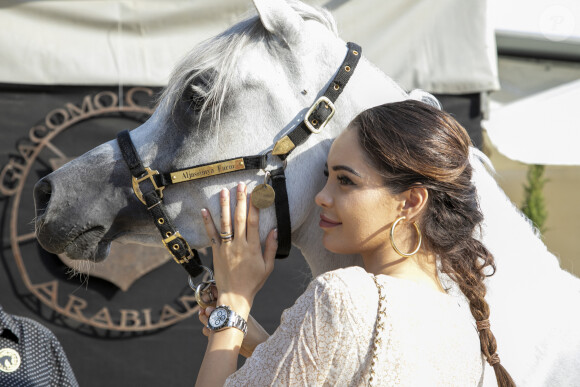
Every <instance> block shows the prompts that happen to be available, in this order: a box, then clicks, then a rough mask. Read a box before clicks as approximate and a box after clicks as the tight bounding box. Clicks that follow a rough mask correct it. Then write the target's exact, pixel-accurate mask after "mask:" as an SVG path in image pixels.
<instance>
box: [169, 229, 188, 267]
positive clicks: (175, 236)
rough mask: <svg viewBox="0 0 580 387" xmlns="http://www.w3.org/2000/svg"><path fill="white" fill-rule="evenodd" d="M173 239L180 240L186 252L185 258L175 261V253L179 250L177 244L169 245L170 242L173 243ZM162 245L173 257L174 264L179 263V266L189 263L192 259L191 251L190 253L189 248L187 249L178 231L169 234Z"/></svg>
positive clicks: (186, 244)
mask: <svg viewBox="0 0 580 387" xmlns="http://www.w3.org/2000/svg"><path fill="white" fill-rule="evenodd" d="M175 239H180V240H181V242H182V243H183V245H184V246H185V249H186V251H187V255H186V256H185V257H182V258H181V259H177V257H176V256H175V253H177V252H178V251H179V249H180V247H179V244H178V243H174V244H171V242H173V241H174V240H175ZM163 244H164V245H165V247H166V248H167V250H169V252H170V253H171V255H173V260H175V262H177V263H179V264H180V265H183V264H184V263H187V262H189V260H190V259H191V258H193V251H191V247H189V244H188V243H187V242H186V241H185V239H183V237H182V236H181V234H180V233H179V231H176V232H175V233H174V234H171V235H170V236H168V237H167V238H164V239H163Z"/></svg>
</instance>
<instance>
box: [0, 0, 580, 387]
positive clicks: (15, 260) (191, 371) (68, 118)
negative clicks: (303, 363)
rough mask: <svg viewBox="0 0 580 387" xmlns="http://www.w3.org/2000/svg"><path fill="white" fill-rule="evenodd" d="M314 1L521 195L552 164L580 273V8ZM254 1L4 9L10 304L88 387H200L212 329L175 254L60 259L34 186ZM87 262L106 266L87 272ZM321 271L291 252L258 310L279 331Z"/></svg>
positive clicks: (6, 5)
mask: <svg viewBox="0 0 580 387" xmlns="http://www.w3.org/2000/svg"><path fill="white" fill-rule="evenodd" d="M306 2H307V3H308V4H312V5H317V6H324V7H326V8H327V9H328V10H329V11H330V12H331V13H332V14H333V15H334V17H335V18H336V21H337V25H338V30H339V33H340V36H341V37H342V38H343V39H344V40H346V41H355V42H357V43H359V44H360V45H361V46H362V48H363V54H364V55H366V56H367V57H368V59H369V60H370V61H371V62H373V63H374V64H376V65H377V66H378V67H379V68H380V69H381V70H383V71H384V72H385V73H386V74H387V75H389V76H391V77H392V78H393V79H394V80H395V81H396V82H398V83H400V84H401V85H402V86H403V87H404V88H405V89H407V90H411V89H414V88H421V89H424V90H426V91H429V92H431V93H434V94H435V95H436V96H437V97H438V98H439V99H440V100H441V102H442V104H443V107H444V109H445V110H448V111H449V112H451V113H452V114H453V115H455V116H456V117H457V118H458V119H459V120H460V122H462V124H463V125H464V126H465V127H466V128H467V129H468V131H469V133H470V135H471V137H472V140H473V142H474V144H475V145H476V146H478V147H479V148H481V149H482V150H483V151H484V152H485V153H486V154H487V155H488V156H489V157H490V158H491V160H492V162H493V164H494V167H495V169H496V171H497V180H498V183H499V184H500V185H501V186H502V188H503V189H504V190H505V191H506V193H507V194H508V196H509V197H510V198H511V199H512V200H513V201H514V203H515V204H516V205H518V206H521V205H522V203H523V201H524V192H525V191H524V185H525V184H528V182H527V177H526V174H527V171H528V169H529V166H530V165H544V166H545V169H544V179H547V181H546V182H545V184H544V187H543V189H542V190H541V192H539V194H540V195H541V197H542V199H543V205H544V207H545V208H544V210H545V213H546V214H547V218H546V222H545V224H544V225H543V229H544V230H545V231H544V232H543V234H542V237H543V239H544V241H545V243H546V244H547V246H548V248H549V249H550V250H551V251H552V252H554V253H555V254H556V255H557V256H559V257H560V260H561V265H562V267H563V268H565V269H566V270H568V271H570V272H572V273H574V274H576V275H580V249H579V248H578V245H577V243H576V241H575V238H576V236H577V235H578V234H579V233H580V205H578V202H577V197H578V194H577V192H578V191H579V190H580V152H579V151H578V149H577V148H578V145H577V144H578V143H580V141H579V140H580V120H579V119H578V118H577V117H576V109H577V106H578V101H580V3H578V2H577V1H574V0H558V1H556V0H554V1H552V0H537V1H534V2H526V1H524V0H506V1H504V0H487V1H484V0H478V1H464V0H439V1H437V2H433V1H430V0H390V1H388V2H387V1H379V0H357V1H354V0H311V1H309V0H307V1H306ZM247 11H252V4H251V2H250V1H249V0H247V1H240V0H213V1H205V0H143V1H129V0H118V1H117V0H96V1H83V0H69V1H55V0H44V1H17V0H4V1H3V2H1V3H0V25H2V32H0V50H1V51H2V55H0V135H1V138H2V141H0V167H1V169H0V216H1V223H0V229H1V230H2V250H1V252H0V258H1V261H2V265H0V304H1V305H3V306H4V309H5V310H6V311H8V312H10V313H12V314H17V315H25V316H28V317H31V318H33V319H37V320H39V321H41V322H42V323H43V324H44V325H46V326H47V327H49V328H50V329H51V330H53V332H55V334H56V335H57V336H58V338H59V340H60V341H61V343H62V344H63V347H64V349H65V351H66V352H67V354H68V357H69V359H70V362H71V365H72V366H73V369H74V371H75V373H76V375H77V378H78V380H79V383H80V385H81V386H100V385H102V384H103V382H104V381H105V380H106V383H107V385H110V386H121V385H123V386H125V385H140V386H149V385H150V386H153V385H174V386H181V385H183V386H185V385H190V384H191V383H192V380H194V379H195V376H196V374H197V369H198V367H199V364H200V362H201V358H202V356H203V351H204V350H205V337H203V336H202V335H201V333H200V331H201V329H200V325H199V323H198V321H197V316H196V313H195V308H194V304H193V303H192V302H191V291H190V290H189V289H188V287H187V285H186V281H185V278H184V275H183V274H182V273H181V269H180V268H178V267H177V265H174V264H173V263H172V262H169V261H168V260H167V255H166V254H165V252H164V250H163V248H160V249H159V250H156V251H155V250H153V251H152V250H150V249H141V248H140V247H137V246H121V245H115V247H114V251H113V254H112V257H111V258H109V260H108V261H107V264H106V265H101V264H93V265H86V266H85V267H83V266H81V267H78V266H74V265H73V264H71V263H70V262H69V261H67V259H66V257H57V256H54V255H52V254H48V253H46V252H44V251H43V250H42V249H41V248H40V246H38V245H37V244H36V242H35V240H34V235H33V231H34V230H33V226H32V220H33V217H34V208H33V201H32V187H33V185H34V183H35V182H36V181H37V180H38V179H39V178H41V177H42V176H44V175H46V174H47V173H50V172H51V171H52V170H53V169H55V168H57V167H58V166H60V165H62V163H64V162H66V161H67V160H69V159H71V158H74V157H76V156H79V155H80V154H82V153H84V152H85V151H87V150H89V149H91V148H93V147H95V146H96V145H98V144H100V143H103V142H105V141H108V140H110V139H112V138H114V136H115V134H116V133H117V132H118V131H120V130H122V129H125V128H133V127H136V126H137V125H139V124H140V123H141V122H143V121H144V120H146V119H147V117H148V116H149V115H150V114H151V112H152V111H153V108H154V104H155V95H156V93H158V92H159V90H161V88H162V87H163V86H164V85H165V84H166V82H167V80H168V78H169V74H170V73H171V70H172V68H173V66H174V65H175V64H176V63H177V62H178V61H179V59H180V58H181V57H182V56H183V55H184V54H185V53H186V52H188V51H189V50H190V49H191V48H192V47H193V46H195V45H196V44H197V43H199V42H200V41H202V40H204V39H207V38H209V37H211V36H213V35H215V34H218V33H220V32H221V31H223V30H225V29H226V28H227V27H228V26H230V25H232V24H233V23H234V22H235V21H237V20H239V18H240V17H241V16H243V15H245V14H246V12H247ZM506 238H509V236H506ZM210 259H211V257H210V256H206V257H204V260H205V261H206V262H209V260H210ZM71 266H73V267H74V269H75V270H79V271H80V272H81V273H83V272H87V270H86V269H89V270H88V272H90V277H87V276H86V274H80V275H78V276H74V277H71V276H70V271H71V268H70V267H71ZM309 280H310V277H309V272H308V268H307V266H306V264H305V263H304V260H303V259H302V257H301V255H300V252H299V251H296V250H294V251H293V253H292V255H291V257H290V258H288V259H287V260H284V261H277V263H276V269H275V272H274V274H273V276H272V277H271V278H270V279H269V280H268V282H267V284H266V288H265V289H264V290H263V291H262V292H261V294H260V295H259V296H258V297H259V298H258V299H257V301H256V304H255V307H254V310H253V312H252V314H254V315H255V316H256V317H257V319H258V320H259V321H260V322H262V323H263V324H264V326H265V328H266V329H267V330H268V331H269V332H273V330H274V329H275V327H276V326H277V324H278V322H279V318H280V314H281V312H282V310H283V309H285V308H287V307H289V306H290V305H292V303H293V302H294V300H295V299H296V297H297V296H298V295H299V294H300V293H301V292H302V291H303V289H304V288H305V286H306V285H307V283H308V282H309Z"/></svg>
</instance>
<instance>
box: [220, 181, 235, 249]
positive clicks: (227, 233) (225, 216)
mask: <svg viewBox="0 0 580 387" xmlns="http://www.w3.org/2000/svg"><path fill="white" fill-rule="evenodd" d="M220 208H221V215H220V219H221V221H220V237H221V240H222V243H229V242H231V241H232V239H233V234H232V219H231V218H232V216H231V214H230V191H228V190H227V189H226V188H223V189H222V190H221V191H220Z"/></svg>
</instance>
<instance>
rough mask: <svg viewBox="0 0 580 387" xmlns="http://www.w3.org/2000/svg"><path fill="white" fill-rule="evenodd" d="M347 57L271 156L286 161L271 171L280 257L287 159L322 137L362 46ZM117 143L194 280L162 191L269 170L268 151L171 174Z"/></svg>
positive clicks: (286, 221) (125, 138)
mask: <svg viewBox="0 0 580 387" xmlns="http://www.w3.org/2000/svg"><path fill="white" fill-rule="evenodd" d="M347 47H348V53H347V54H346V57H345V59H344V61H343V62H342V64H341V66H340V68H339V70H338V73H337V74H336V76H335V77H334V78H333V79H332V82H330V85H329V86H328V88H327V89H326V90H325V92H324V94H323V95H322V96H321V97H319V98H318V99H317V100H316V102H314V104H313V105H312V106H311V107H310V109H309V110H308V112H307V113H306V116H305V117H304V120H303V121H302V122H301V123H300V124H299V125H298V126H297V127H296V128H294V129H293V130H292V131H291V132H290V133H288V135H286V136H284V137H282V138H281V139H280V140H279V141H277V142H276V144H274V148H273V150H272V155H275V156H278V157H279V158H280V159H281V160H283V161H284V166H282V167H280V168H277V169H274V170H271V171H267V172H268V173H269V174H270V179H271V182H272V187H273V189H274V192H275V197H274V204H275V208H276V222H277V225H278V250H277V252H276V258H286V257H287V256H288V254H289V253H290V247H291V242H292V238H291V232H292V228H291V224H290V207H289V204H288V192H287V190H286V176H285V174H284V169H285V164H286V162H285V160H286V158H287V157H288V155H290V153H291V152H292V151H293V150H294V149H295V148H296V147H297V146H298V145H300V144H302V143H304V142H305V141H306V140H307V139H308V137H309V136H310V135H311V134H312V133H319V132H320V131H321V130H322V129H323V128H324V126H326V124H327V123H328V121H329V120H330V119H331V118H332V116H333V115H334V113H335V111H336V108H335V106H334V102H335V101H336V99H337V98H338V96H339V95H340V94H341V93H342V90H343V89H344V87H345V86H346V84H347V83H348V81H349V79H350V77H351V76H352V73H353V72H354V70H355V68H356V66H357V64H358V61H359V59H360V57H361V52H362V50H361V47H360V46H359V45H357V44H356V43H352V42H349V43H347ZM117 142H118V144H119V148H120V149H121V153H122V155H123V158H124V159H125V163H126V164H127V166H128V167H129V170H130V171H131V175H132V176H133V178H132V184H133V191H134V192H135V195H136V196H137V198H138V199H139V200H140V201H141V202H142V203H143V204H144V205H145V206H147V210H148V211H149V213H150V214H151V216H152V217H153V220H154V222H155V226H157V229H158V230H159V232H160V233H161V237H162V239H163V244H164V245H165V247H166V248H167V249H168V250H169V252H170V253H171V255H172V256H173V259H174V260H175V262H177V263H179V264H180V265H181V266H182V267H183V268H184V269H185V270H186V271H187V272H188V274H189V275H190V276H191V277H197V276H198V275H199V274H201V273H202V272H203V271H204V270H207V269H206V268H205V267H204V266H202V263H201V260H200V258H199V255H198V253H197V250H195V249H192V248H191V247H190V246H189V244H188V243H187V241H186V240H185V239H184V238H183V237H182V236H181V234H180V233H179V231H178V230H177V229H176V228H175V226H174V225H173V223H172V222H171V219H170V218H169V217H168V216H167V213H166V211H165V207H164V206H163V202H162V201H163V190H164V189H165V187H167V186H169V185H172V184H177V183H181V182H185V181H191V180H198V179H203V178H206V177H210V176H215V175H221V174H225V173H230V172H236V171H241V170H249V169H258V170H265V168H266V167H267V158H268V153H266V154H262V155H256V156H246V157H238V158H233V159H227V160H222V161H217V162H213V163H208V164H200V165H196V166H194V167H191V168H185V169H180V170H177V171H174V172H169V173H160V172H158V171H156V170H152V169H150V168H148V167H145V166H144V165H143V163H142V162H141V159H140V158H139V154H138V153H137V150H136V149H135V146H134V145H133V142H132V140H131V136H130V135H129V132H128V131H127V130H124V131H122V132H120V133H119V134H117Z"/></svg>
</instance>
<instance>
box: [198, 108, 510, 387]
mask: <svg viewBox="0 0 580 387" xmlns="http://www.w3.org/2000/svg"><path fill="white" fill-rule="evenodd" d="M469 144H470V140H469V137H468V135H467V134H466V132H465V130H464V129H463V128H462V127H461V126H460V125H459V124H458V123H457V122H456V121H455V120H454V119H453V118H452V117H450V116H449V115H447V114H446V113H444V112H442V111H440V110H438V109H436V108H433V107H431V106H429V105H426V104H424V103H422V102H418V101H413V100H407V101H403V102H397V103H391V104H386V105H382V106H377V107H375V108H372V109H369V110H367V111H365V112H363V113H361V114H360V115H359V116H357V117H356V118H355V119H354V120H353V121H352V123H351V124H350V125H349V127H348V128H347V130H345V131H344V132H343V133H342V134H341V135H340V136H339V137H338V138H337V139H336V140H335V141H334V143H333V145H332V147H331V149H330V152H329V155H328V162H327V168H326V170H325V174H326V175H327V178H328V180H327V183H326V185H325V187H324V189H323V190H322V191H321V192H320V193H318V195H317V196H316V203H317V204H318V206H320V208H321V212H320V227H321V228H322V229H323V230H324V236H323V242H324V246H325V247H326V248H327V249H328V250H330V251H332V252H335V253H343V254H360V255H361V256H362V258H363V262H364V269H363V268H360V267H350V268H346V269H340V270H336V271H333V272H329V273H325V274H323V275H321V276H319V277H317V278H316V279H315V280H314V281H313V282H312V283H311V284H310V285H309V287H308V289H307V290H306V291H305V293H304V294H303V295H302V296H301V297H300V298H299V299H298V300H297V301H296V304H295V305H294V306H293V307H291V308H289V309H288V310H286V311H285V312H284V314H283V316H282V320H281V324H280V327H279V328H278V329H277V330H276V332H275V333H274V334H273V335H272V337H270V338H268V339H267V340H266V338H267V334H265V333H264V332H263V330H260V329H259V325H257V323H255V322H254V321H253V320H250V321H249V334H248V338H247V339H246V340H245V342H243V340H244V333H243V332H242V330H244V329H245V327H241V329H224V328H223V327H220V326H219V323H220V322H221V321H222V320H223V318H222V317H225V316H226V314H227V313H229V312H228V311H227V310H224V309H220V308H219V305H226V306H228V307H229V308H230V309H231V310H233V311H234V312H235V313H237V315H236V314H233V315H232V316H234V317H235V318H236V319H237V320H236V321H238V322H239V321H240V319H239V318H240V317H241V318H242V319H243V320H244V321H247V320H248V317H249V312H250V309H251V306H252V302H253V299H254V296H255V295H256V293H257V291H258V290H259V289H260V287H261V286H262V285H263V283H264V281H265V280H266V278H267V277H268V275H269V274H270V272H271V271H272V268H273V262H274V255H275V251H276V240H275V239H276V231H275V230H274V231H272V232H271V233H270V235H269V236H268V238H267V241H266V245H265V249H264V253H263V255H262V251H261V247H260V244H259V236H258V231H257V230H258V210H257V209H256V208H255V207H253V206H251V207H250V209H249V213H248V215H247V221H246V188H245V186H244V185H243V184H240V185H239V186H238V190H237V206H236V209H235V213H234V219H233V232H234V233H235V236H234V237H233V239H232V237H231V235H230V234H231V233H232V224H231V221H230V212H229V208H230V207H229V196H228V191H227V190H223V191H222V192H221V199H220V200H221V208H222V218H221V234H220V233H218V231H217V230H216V228H215V226H214V223H213V221H212V219H211V215H210V214H209V213H208V211H207V210H203V211H202V215H203V218H204V222H205V225H206V230H207V232H208V235H209V236H210V238H211V239H212V241H214V242H213V243H214V246H213V251H214V267H215V277H216V283H217V287H218V289H219V296H218V301H217V305H218V308H217V309H215V310H214V309H213V308H208V309H207V310H206V311H200V320H201V321H202V322H203V323H208V316H209V323H208V328H211V329H212V330H213V331H212V332H211V333H210V332H209V331H208V330H206V333H208V334H209V341H208V348H207V352H206V354H205V357H204V360H203V363H202V367H201V370H200V373H199V375H198V385H200V386H207V385H222V384H223V383H224V382H225V383H226V385H235V386H238V385H251V386H261V385H272V384H273V385H303V386H313V385H366V384H371V385H395V384H402V385H411V386H416V385H429V386H432V385H441V386H449V385H455V386H469V385H481V384H482V378H483V365H484V361H485V360H487V362H488V363H489V364H490V365H492V366H493V367H494V370H495V374H496V378H497V382H498V385H500V386H512V385H514V383H513V381H512V379H511V377H510V376H509V374H508V373H507V371H506V370H505V369H504V368H503V367H502V366H501V365H500V363H499V357H498V355H497V353H496V349H497V345H496V341H495V338H494V336H493V334H492V332H491V330H490V326H489V320H488V319H489V307H488V305H487V303H486V302H485V299H484V296H485V291H486V290H485V285H484V283H483V280H484V278H485V276H486V274H488V273H489V272H493V270H494V269H495V267H494V261H493V257H492V256H491V254H490V253H489V252H488V250H487V249H486V248H485V247H484V246H483V245H482V244H481V243H480V242H479V241H477V240H476V239H474V238H473V235H474V232H475V231H476V228H477V226H478V224H479V223H480V222H481V221H482V215H481V212H480V211H479V208H478V203H477V198H476V192H475V187H474V186H473V185H472V184H471V181H470V179H471V166H470V164H469ZM445 280H447V281H448V284H447V285H446V286H443V285H442V283H441V281H445ZM451 280H452V281H451ZM454 284H456V285H455V287H458V288H459V289H460V290H461V292H462V293H463V294H464V295H465V298H466V299H467V300H468V307H467V308H466V307H464V308H462V307H461V305H458V302H457V301H456V299H455V298H453V297H451V296H450V295H448V294H447V291H451V290H452V288H453V286H454ZM469 312H470V313H469ZM238 316H239V317H238ZM232 318H233V317H232ZM238 327H240V326H239V325H238ZM263 341H265V342H264V343H263V344H261V345H260V346H258V347H257V348H255V351H253V349H254V347H255V345H256V344H257V343H261V342H263ZM240 348H242V349H243V351H244V352H245V353H246V354H247V355H249V354H251V356H250V357H249V358H248V359H247V360H246V363H245V365H244V366H243V367H242V368H241V369H240V370H239V371H237V372H235V371H236V361H237V355H238V353H239V351H240ZM252 351H253V354H252ZM230 375H231V376H230ZM226 379H227V380H226Z"/></svg>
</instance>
